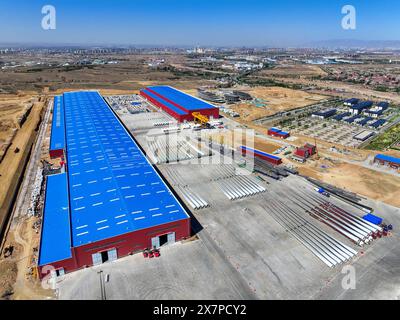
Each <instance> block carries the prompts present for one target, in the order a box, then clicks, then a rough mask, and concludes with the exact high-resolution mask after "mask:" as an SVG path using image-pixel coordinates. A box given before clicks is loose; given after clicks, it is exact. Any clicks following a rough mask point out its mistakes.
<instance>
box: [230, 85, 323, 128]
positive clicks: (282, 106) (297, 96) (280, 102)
mask: <svg viewBox="0 0 400 320" xmlns="http://www.w3.org/2000/svg"><path fill="white" fill-rule="evenodd" d="M243 91H247V92H248V93H250V94H251V95H252V96H253V97H254V98H257V99H262V100H263V101H264V102H265V104H266V106H263V107H261V106H260V107H257V106H255V105H254V104H252V103H238V104H235V105H232V106H231V109H232V110H234V111H236V112H238V113H239V114H240V120H239V121H245V122H249V121H254V120H257V119H260V118H263V117H266V116H270V115H273V114H275V113H278V112H281V111H287V110H292V109H296V108H300V107H304V106H307V105H310V104H314V103H317V102H318V101H321V100H324V99H326V98H327V97H326V96H322V95H315V94H310V93H307V92H304V91H301V90H292V89H288V88H283V87H255V88H250V89H244V90H243Z"/></svg>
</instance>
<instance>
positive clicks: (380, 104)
mask: <svg viewBox="0 0 400 320" xmlns="http://www.w3.org/2000/svg"><path fill="white" fill-rule="evenodd" d="M377 106H378V107H381V108H382V109H384V110H386V109H387V108H389V103H388V102H385V101H382V102H379V103H378V104H377Z"/></svg>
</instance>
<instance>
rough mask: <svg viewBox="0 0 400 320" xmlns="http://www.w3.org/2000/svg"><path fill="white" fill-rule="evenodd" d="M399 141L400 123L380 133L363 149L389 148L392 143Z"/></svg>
mask: <svg viewBox="0 0 400 320" xmlns="http://www.w3.org/2000/svg"><path fill="white" fill-rule="evenodd" d="M399 141H400V124H398V125H396V126H394V127H392V128H390V129H389V130H388V131H386V132H384V133H382V134H381V135H379V136H378V137H376V138H375V139H373V140H372V141H371V143H370V144H368V145H367V146H365V148H364V149H369V150H384V149H387V148H390V147H391V146H392V145H393V144H395V143H396V142H399Z"/></svg>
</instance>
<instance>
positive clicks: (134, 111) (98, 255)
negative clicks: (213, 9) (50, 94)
mask: <svg viewBox="0 0 400 320" xmlns="http://www.w3.org/2000/svg"><path fill="white" fill-rule="evenodd" d="M247 98H248V97H247V96H243V99H247ZM44 112H45V113H44V118H43V119H44V120H43V121H42V126H41V127H40V131H39V134H38V140H37V141H36V144H35V147H34V150H33V151H32V152H33V153H32V154H34V155H36V157H35V158H34V160H33V161H34V162H32V163H30V164H28V169H30V170H29V172H30V173H31V175H33V176H32V178H31V180H30V181H29V180H28V181H27V180H24V181H23V183H22V189H21V190H22V191H20V192H22V193H20V196H21V195H22V196H23V197H24V198H23V199H22V198H20V196H18V197H17V199H16V203H15V205H16V206H18V215H17V216H16V213H15V210H14V214H13V216H12V217H11V218H10V223H9V224H8V227H7V229H8V230H11V231H10V232H11V236H9V237H7V238H6V241H5V242H4V243H3V245H2V253H1V254H2V259H4V261H2V264H0V266H2V265H3V266H4V263H7V262H8V263H12V261H13V259H15V258H14V257H17V255H18V254H19V251H20V250H21V249H22V248H23V250H24V251H25V254H26V255H28V256H29V260H26V259H25V260H23V261H22V262H19V263H18V265H16V267H18V270H19V271H18V272H16V271H15V272H14V273H15V274H14V275H12V274H11V275H10V279H12V278H13V279H14V281H15V284H14V286H13V287H12V288H11V287H9V286H8V289H7V290H8V291H7V292H4V293H2V294H3V298H4V297H7V296H13V295H14V298H17V299H18V298H31V299H32V298H33V299H47V298H58V299H326V298H328V299H340V298H355V299H363V298H366V297H369V298H371V296H372V297H375V298H382V297H385V295H386V294H388V292H390V293H389V294H390V295H391V294H392V290H395V288H396V286H398V285H399V283H400V279H398V278H395V279H393V277H391V276H390V272H391V270H392V269H393V268H396V265H397V263H398V258H397V257H398V253H400V252H397V251H399V249H398V248H397V247H396V242H397V241H398V239H396V238H397V237H398V235H397V233H396V232H395V231H394V226H396V225H397V222H398V221H399V220H400V217H399V216H398V214H397V212H398V208H396V207H394V206H391V205H388V204H384V203H382V202H380V201H375V200H373V199H369V198H366V197H364V196H360V195H358V194H356V193H354V192H351V191H348V190H345V189H342V188H340V187H338V186H334V185H330V184H327V183H324V182H321V181H320V180H318V179H313V178H309V177H307V176H304V175H303V174H302V172H303V169H302V166H304V164H301V163H297V162H296V161H294V160H293V159H292V158H290V157H297V158H299V159H306V160H305V161H307V163H308V162H309V161H311V162H313V161H315V159H316V157H320V155H319V154H318V149H319V145H318V146H317V144H316V143H314V144H310V143H306V144H305V145H304V146H302V145H299V146H297V147H296V146H295V147H293V145H291V144H290V143H288V142H285V140H288V139H290V138H291V137H289V135H288V133H287V132H284V131H281V130H279V129H277V128H270V132H269V136H268V135H267V134H266V135H265V136H261V135H260V134H259V133H255V132H254V131H253V130H242V128H241V125H240V123H236V122H235V121H234V120H233V119H231V118H225V117H221V116H219V108H218V106H215V105H213V104H210V103H208V102H205V101H203V100H201V99H199V98H197V97H194V96H191V95H189V94H186V93H184V92H183V91H180V90H178V89H175V88H173V87H169V86H152V87H147V88H145V89H143V90H141V91H140V92H139V94H134V93H132V94H124V95H108V96H102V95H101V94H100V93H99V92H97V91H76V92H66V93H63V94H62V95H57V96H55V97H54V99H50V100H49V103H48V105H47V108H46V110H45V111H44ZM289 142H290V141H289ZM299 142H301V141H299ZM321 150H323V149H322V148H321ZM289 151H290V152H289ZM31 161H32V160H31ZM40 161H41V165H39V164H40ZM390 161H391V162H390ZM396 161H397V160H395V159H394V158H384V157H383V158H382V157H377V158H376V162H377V163H379V164H380V165H381V166H382V165H385V164H386V163H389V162H390V163H394V164H396V163H397V162H396ZM296 163H297V164H296ZM31 166H34V168H30V167H31ZM28 183H29V185H27V184H28ZM24 199H30V200H29V204H26V200H24ZM18 216H19V218H18V219H17V217H18ZM25 220H26V221H28V225H23V224H22V222H23V221H25ZM18 221H19V222H18ZM22 226H23V227H24V228H32V230H34V234H33V235H34V236H33V235H32V234H30V235H29V237H30V238H29V239H26V238H25V239H19V240H18V239H16V238H14V237H15V236H12V235H20V231H21V230H19V232H17V231H18V228H22ZM25 237H26V235H25ZM346 265H353V266H354V267H355V268H356V269H357V272H359V273H360V274H363V278H362V279H360V280H359V283H357V290H354V291H351V292H349V291H346V290H345V289H343V288H342V287H341V278H342V275H341V270H342V268H343V267H344V266H346ZM22 266H23V267H22ZM372 266H374V267H373V268H372ZM21 267H22V269H21ZM388 268H389V269H388ZM8 270H12V269H10V267H8ZM21 270H22V271H21ZM24 270H28V272H25V271H24ZM381 270H386V272H385V273H383V272H381ZM388 270H389V271H388ZM377 272H379V274H380V276H379V277H376V273H377ZM177 274H179V277H178V276H177ZM99 278H100V285H99ZM43 283H47V284H48V288H50V289H47V290H44V289H43V286H42V285H41V284H43ZM210 283H212V284H213V285H211V286H210V285H209V284H210ZM359 288H360V289H359ZM380 288H382V290H380ZM385 290H386V291H385Z"/></svg>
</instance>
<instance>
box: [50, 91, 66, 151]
mask: <svg viewBox="0 0 400 320" xmlns="http://www.w3.org/2000/svg"><path fill="white" fill-rule="evenodd" d="M64 127H65V126H64V105H63V98H62V96H55V97H54V102H53V121H52V124H51V136H50V150H60V149H65V130H64V129H65V128H64Z"/></svg>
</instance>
